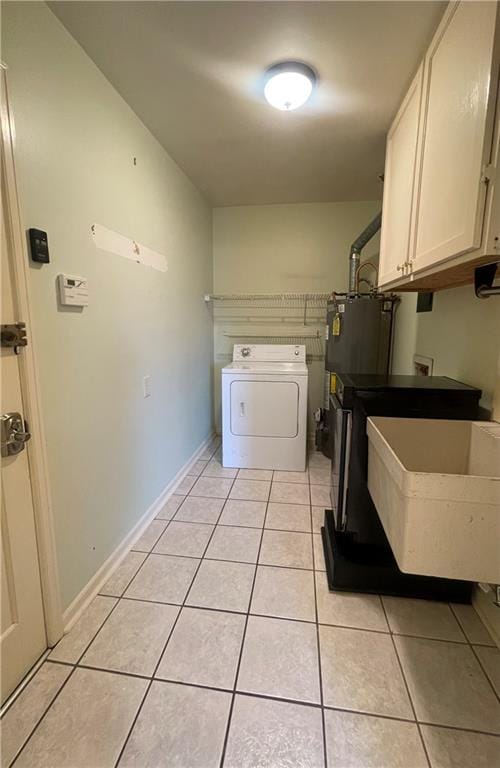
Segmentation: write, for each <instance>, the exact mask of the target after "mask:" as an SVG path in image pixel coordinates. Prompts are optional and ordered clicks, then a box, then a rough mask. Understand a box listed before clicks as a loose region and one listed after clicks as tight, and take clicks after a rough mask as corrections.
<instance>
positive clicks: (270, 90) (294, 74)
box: [264, 61, 317, 112]
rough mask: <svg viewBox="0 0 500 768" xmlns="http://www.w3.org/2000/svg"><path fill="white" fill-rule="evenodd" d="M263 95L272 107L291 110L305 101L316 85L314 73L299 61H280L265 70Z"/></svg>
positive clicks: (285, 110)
mask: <svg viewBox="0 0 500 768" xmlns="http://www.w3.org/2000/svg"><path fill="white" fill-rule="evenodd" d="M265 79H266V84H265V86H264V96H265V97H266V100H267V101H268V102H269V104H270V105H271V106H272V107H275V108H276V109H280V110H282V111H283V112H291V111H292V110H293V109H297V108H298V107H301V106H302V105H303V104H305V103H306V101H307V100H308V98H309V96H310V95H311V93H312V90H313V88H314V86H315V85H316V79H317V78H316V74H315V72H314V70H313V69H311V67H309V66H308V65H307V64H303V63H302V62H300V61H281V62H280V63H279V64H274V65H273V66H272V67H269V69H268V70H266V74H265Z"/></svg>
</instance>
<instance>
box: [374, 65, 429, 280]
mask: <svg viewBox="0 0 500 768" xmlns="http://www.w3.org/2000/svg"><path fill="white" fill-rule="evenodd" d="M422 83H423V65H422V66H421V67H420V69H419V71H418V73H417V76H416V77H415V79H414V80H413V83H412V84H411V86H410V89H409V91H408V93H407V94H406V97H405V99H404V101H403V103H402V104H401V107H400V108H399V111H398V113H397V115H396V117H395V118H394V122H393V123H392V125H391V128H390V130H389V133H388V135H387V146H386V159H385V173H384V202H383V206H382V234H381V239H380V262H379V265H380V269H379V281H380V283H381V284H385V283H390V282H392V281H393V280H397V279H398V278H400V277H401V276H402V275H403V274H406V273H407V270H408V265H409V259H410V252H409V249H410V226H411V214H412V205H413V193H414V186H415V168H416V161H417V139H418V129H419V121H420V105H421V97H422Z"/></svg>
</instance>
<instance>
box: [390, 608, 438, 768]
mask: <svg viewBox="0 0 500 768" xmlns="http://www.w3.org/2000/svg"><path fill="white" fill-rule="evenodd" d="M379 600H380V604H381V605H382V610H383V612H384V616H385V620H386V622H387V626H388V627H389V635H390V638H391V643H392V647H393V649H394V653H395V654H396V659H397V661H398V665H399V669H400V672H401V677H402V678H403V682H404V685H405V688H406V693H407V696H408V700H409V702H410V706H411V709H412V712H413V717H414V718H415V723H416V726H417V730H418V735H419V737H420V742H421V744H422V749H423V750H424V755H425V759H426V760H427V765H428V766H429V768H432V764H431V760H430V757H429V753H428V751H427V745H426V743H425V741H424V737H423V734H422V729H421V727H420V723H419V722H418V718H417V711H416V709H415V705H414V703H413V699H412V696H411V693H410V687H409V685H408V681H407V679H406V675H405V673H404V669H403V664H402V662H401V659H400V658H399V653H398V649H397V646H396V643H395V640H394V635H393V633H392V629H391V625H390V623H389V617H388V616H387V611H386V608H385V605H384V601H383V600H382V598H381V596H380V595H379Z"/></svg>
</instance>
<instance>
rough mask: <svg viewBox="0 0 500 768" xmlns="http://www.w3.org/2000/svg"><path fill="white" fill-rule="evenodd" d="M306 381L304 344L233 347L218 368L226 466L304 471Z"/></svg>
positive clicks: (223, 455) (224, 463) (223, 453)
mask: <svg viewBox="0 0 500 768" xmlns="http://www.w3.org/2000/svg"><path fill="white" fill-rule="evenodd" d="M307 380H308V372H307V365H306V348H305V346H304V345H293V344H248V345H244V344H235V345H234V349H233V362H232V363H230V364H229V365H227V366H226V367H225V368H223V369H222V463H223V465H224V466H225V467H240V468H246V469H284V470H293V471H298V472H300V471H302V470H305V468H306V447H307Z"/></svg>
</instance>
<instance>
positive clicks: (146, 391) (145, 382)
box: [142, 374, 151, 397]
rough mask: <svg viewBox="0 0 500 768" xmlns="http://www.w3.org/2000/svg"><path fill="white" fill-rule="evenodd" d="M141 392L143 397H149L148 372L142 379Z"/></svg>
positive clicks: (149, 378) (149, 380)
mask: <svg viewBox="0 0 500 768" xmlns="http://www.w3.org/2000/svg"><path fill="white" fill-rule="evenodd" d="M142 393H143V395H144V397H151V376H150V375H149V374H148V375H147V376H144V378H143V380H142Z"/></svg>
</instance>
